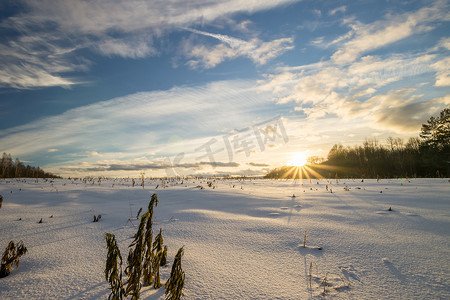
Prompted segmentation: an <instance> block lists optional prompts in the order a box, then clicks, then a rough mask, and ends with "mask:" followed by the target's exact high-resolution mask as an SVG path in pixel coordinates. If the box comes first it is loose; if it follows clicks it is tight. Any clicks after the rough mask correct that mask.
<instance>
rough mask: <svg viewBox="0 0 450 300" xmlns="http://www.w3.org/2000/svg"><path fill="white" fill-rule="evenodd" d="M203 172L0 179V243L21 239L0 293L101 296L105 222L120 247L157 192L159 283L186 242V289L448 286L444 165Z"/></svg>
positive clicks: (274, 291) (447, 293) (257, 294)
mask: <svg viewBox="0 0 450 300" xmlns="http://www.w3.org/2000/svg"><path fill="white" fill-rule="evenodd" d="M206 181H207V180H198V179H197V180H195V179H189V180H186V179H185V180H183V181H182V180H178V181H166V182H162V181H161V180H150V179H147V180H146V182H145V189H143V188H142V187H141V186H138V185H136V186H135V187H134V188H133V187H131V182H130V181H127V180H124V179H120V180H112V179H109V180H106V179H103V180H102V181H101V183H99V182H97V180H96V181H95V183H94V184H90V183H87V184H85V183H83V182H81V181H80V180H78V181H73V180H68V179H64V180H54V182H51V181H44V180H42V179H39V180H38V182H36V180H35V179H25V180H24V179H21V180H16V179H12V180H11V179H8V180H0V195H3V198H4V200H3V204H2V207H1V208H0V251H1V252H2V253H3V250H4V249H5V248H6V246H7V244H8V242H9V241H10V240H14V241H15V242H18V241H19V240H23V241H24V244H25V246H26V247H27V248H28V253H27V254H26V255H25V256H23V257H22V258H21V259H20V265H19V268H18V269H13V270H12V272H11V274H10V275H9V276H8V277H5V278H2V279H0V299H106V298H107V296H108V295H109V289H108V288H109V286H108V284H107V282H106V281H105V279H104V275H103V271H104V267H105V261H106V243H105V240H104V237H103V233H104V232H110V233H113V234H115V235H116V239H117V241H118V244H119V247H120V250H121V252H122V256H123V257H124V260H125V261H126V256H127V254H128V245H129V244H130V243H131V240H132V239H131V237H132V236H133V235H134V233H135V232H136V230H137V228H136V227H135V226H136V225H137V224H138V222H137V220H136V214H137V211H138V210H139V208H141V207H142V208H143V210H144V211H145V210H146V209H147V206H148V203H149V201H150V196H151V195H152V193H154V192H156V193H157V194H158V198H159V205H158V207H157V208H156V209H155V213H154V218H155V225H154V229H153V231H154V234H156V233H157V231H158V230H159V228H162V231H163V237H164V244H166V245H168V247H169V253H168V262H169V267H166V268H163V269H162V272H161V275H162V283H164V282H165V281H166V280H167V278H168V276H169V273H170V268H171V265H172V262H173V258H174V256H175V253H176V251H177V250H178V249H179V248H180V247H181V246H183V245H184V246H185V255H184V256H183V259H182V267H183V270H184V271H185V272H186V281H185V287H184V294H185V298H186V299H308V298H321V297H323V292H324V291H325V297H327V298H338V299H347V298H348V299H450V259H449V258H450V197H449V195H450V183H449V180H448V179H409V180H406V179H403V180H400V179H398V180H394V179H393V180H380V182H377V181H376V180H364V182H361V180H356V179H355V180H339V182H338V183H337V182H336V180H332V181H329V180H325V179H322V180H312V181H309V180H303V181H300V180H295V181H293V180H262V179H261V180H245V181H238V180H216V181H214V182H213V184H212V187H209V186H208V185H207V182H206ZM157 185H159V186H158V189H155V188H156V186H157ZM198 186H203V187H204V189H200V188H199V187H198ZM327 188H328V189H327ZM331 190H332V192H331ZM294 194H295V197H294ZM390 207H391V208H392V211H389V208H390ZM130 210H131V213H130ZM98 214H101V215H102V218H101V219H100V221H99V222H97V223H94V222H93V216H94V215H98ZM51 216H52V217H51ZM41 218H42V220H43V223H41V224H39V223H38V222H39V220H40V219H41ZM129 218H132V219H133V221H132V223H130V222H127V220H128V219H129ZM19 219H20V220H19ZM133 224H134V225H133ZM306 228H307V239H306V248H304V247H303V239H304V233H305V229H306ZM318 247H322V250H319V249H318ZM311 263H312V264H311ZM311 267H312V268H311ZM310 270H311V271H312V272H311V271H310ZM310 274H311V276H310ZM324 279H325V280H324ZM348 284H349V286H348V287H347V285H348ZM141 298H142V299H163V298H164V288H160V289H159V290H154V289H152V288H149V287H146V288H143V289H142V291H141Z"/></svg>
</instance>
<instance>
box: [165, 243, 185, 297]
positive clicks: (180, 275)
mask: <svg viewBox="0 0 450 300" xmlns="http://www.w3.org/2000/svg"><path fill="white" fill-rule="evenodd" d="M183 253H184V246H183V247H181V248H180V249H179V250H178V252H177V254H176V255H175V260H174V262H173V265H172V271H171V272H170V277H169V280H167V282H166V284H165V287H166V293H165V295H166V300H178V299H181V296H182V295H183V293H182V290H183V286H184V275H185V274H184V271H183V270H182V269H181V257H182V256H183Z"/></svg>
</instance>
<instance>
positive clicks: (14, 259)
mask: <svg viewBox="0 0 450 300" xmlns="http://www.w3.org/2000/svg"><path fill="white" fill-rule="evenodd" d="M27 251H28V249H27V247H25V246H24V244H23V241H19V242H18V243H17V246H16V245H15V244H14V242H13V241H10V242H9V244H8V246H7V247H6V249H5V252H4V253H3V256H2V264H1V267H0V278H3V277H6V276H8V275H9V274H10V273H11V268H12V266H13V265H15V266H16V268H18V267H19V258H20V257H21V256H22V255H24V254H26V253H27Z"/></svg>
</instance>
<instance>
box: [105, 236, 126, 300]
mask: <svg viewBox="0 0 450 300" xmlns="http://www.w3.org/2000/svg"><path fill="white" fill-rule="evenodd" d="M105 240H106V247H107V248H108V255H107V259H106V266H105V279H106V281H108V282H109V284H110V285H111V294H110V295H109V297H108V299H112V300H121V299H123V296H124V295H125V289H124V287H123V284H122V255H120V250H119V247H118V246H117V242H116V237H115V235H114V234H111V233H106V232H105Z"/></svg>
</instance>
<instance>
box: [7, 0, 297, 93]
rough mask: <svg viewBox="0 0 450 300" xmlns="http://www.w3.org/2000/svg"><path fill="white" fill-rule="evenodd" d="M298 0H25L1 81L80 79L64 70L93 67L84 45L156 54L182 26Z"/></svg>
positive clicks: (107, 51) (11, 23)
mask: <svg viewBox="0 0 450 300" xmlns="http://www.w3.org/2000/svg"><path fill="white" fill-rule="evenodd" d="M292 2H296V0H278V1H272V0H261V1H256V2H252V3H249V2H247V1H240V0H227V1H221V0H213V1H206V2H205V1H199V0H186V1H184V0H183V1H143V0H129V1H121V0H113V1H110V0H96V1H66V0H42V1H39V2H36V1H33V0H23V1H21V5H22V6H23V7H24V10H23V12H22V13H21V14H20V15H15V16H12V17H9V18H7V19H5V20H3V22H2V24H1V26H2V27H3V28H6V29H7V30H10V31H13V32H16V33H17V34H18V35H19V36H18V37H13V36H11V37H8V38H6V37H5V38H4V39H3V41H2V42H1V44H0V53H1V55H0V64H1V66H2V67H1V72H0V86H6V87H13V88H35V87H45V86H64V87H66V86H70V85H73V84H78V83H80V81H79V80H77V79H73V78H67V77H65V76H64V74H63V73H64V72H71V71H79V70H81V69H86V68H87V67H89V62H88V61H87V60H86V59H83V58H82V57H80V56H76V55H75V52H76V50H78V49H86V48H88V49H94V50H96V51H98V52H99V53H101V54H104V55H107V56H111V55H115V56H122V57H127V58H142V57H146V56H150V55H156V54H157V53H158V51H157V50H156V49H155V46H154V45H153V43H154V39H157V38H161V37H162V36H163V35H164V34H167V33H168V32H170V31H172V30H176V29H177V28H179V27H186V26H191V25H194V24H205V23H208V22H212V21H214V20H216V19H217V18H224V17H227V16H231V15H233V14H235V13H240V12H244V13H254V12H257V11H261V10H266V9H270V8H273V7H276V6H280V5H287V4H290V3H292ZM247 24H248V23H242V24H241V27H242V28H246V26H247ZM263 46H264V45H263ZM217 52H220V50H217ZM264 54H265V55H263V54H260V56H259V57H260V60H264V59H268V58H270V57H271V55H274V53H268V51H266V52H265V53H264ZM225 56H227V55H226V54H225ZM231 56H232V55H228V57H231Z"/></svg>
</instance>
